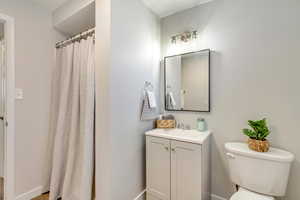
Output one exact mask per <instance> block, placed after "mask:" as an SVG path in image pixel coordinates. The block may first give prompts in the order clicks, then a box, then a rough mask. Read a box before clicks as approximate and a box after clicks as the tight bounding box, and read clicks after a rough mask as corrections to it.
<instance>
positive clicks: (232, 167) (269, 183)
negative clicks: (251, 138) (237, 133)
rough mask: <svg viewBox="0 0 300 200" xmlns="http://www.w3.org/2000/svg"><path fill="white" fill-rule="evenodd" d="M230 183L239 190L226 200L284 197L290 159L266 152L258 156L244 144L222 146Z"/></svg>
mask: <svg viewBox="0 0 300 200" xmlns="http://www.w3.org/2000/svg"><path fill="white" fill-rule="evenodd" d="M225 149H226V155H227V159H228V164H229V174H230V179H231V181H232V182H233V183H234V184H235V185H236V186H238V187H239V190H238V191H237V192H236V193H235V194H233V196H232V197H231V198H230V200H274V199H275V197H282V196H284V195H285V193H286V189H287V184H288V179H289V173H290V167H291V164H292V162H293V161H294V158H295V157H294V155H293V154H292V153H290V152H287V151H284V150H281V149H276V148H270V150H269V152H266V153H260V152H256V151H253V150H250V149H249V148H248V145H247V144H246V143H227V144H225Z"/></svg>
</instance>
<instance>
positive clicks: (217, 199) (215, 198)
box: [210, 194, 227, 200]
mask: <svg viewBox="0 0 300 200" xmlns="http://www.w3.org/2000/svg"><path fill="white" fill-rule="evenodd" d="M210 196H211V200H227V199H225V198H223V197H220V196H218V195H215V194H211V195H210Z"/></svg>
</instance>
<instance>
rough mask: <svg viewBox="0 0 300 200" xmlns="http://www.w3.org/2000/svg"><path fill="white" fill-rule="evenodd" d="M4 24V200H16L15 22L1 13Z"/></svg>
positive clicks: (0, 19) (1, 20)
mask: <svg viewBox="0 0 300 200" xmlns="http://www.w3.org/2000/svg"><path fill="white" fill-rule="evenodd" d="M0 22H2V23H4V33H5V36H4V39H5V45H6V54H5V59H6V60H5V63H6V65H5V72H6V84H5V90H6V91H5V92H6V95H5V113H4V200H14V199H15V22H14V18H12V17H10V16H7V15H5V14H1V13H0Z"/></svg>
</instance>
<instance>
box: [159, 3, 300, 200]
mask: <svg viewBox="0 0 300 200" xmlns="http://www.w3.org/2000/svg"><path fill="white" fill-rule="evenodd" d="M299 10H300V2H299V1H297V0H286V1H282V0H264V1H261V0H253V1H249V0H240V1H234V0H219V1H215V2H211V3H207V4H204V5H201V6H199V7H197V8H194V9H190V10H187V11H184V12H182V13H178V14H175V15H173V16H169V17H167V18H164V19H163V20H162V26H161V29H162V49H163V55H167V54H172V53H174V52H175V53H179V52H180V51H182V50H181V48H180V47H176V48H175V49H177V50H174V47H171V46H170V38H169V37H170V36H171V35H173V34H175V33H180V32H183V31H186V30H193V29H197V30H199V34H200V35H199V39H198V40H197V41H196V43H194V44H193V45H191V47H190V49H189V50H197V49H204V48H211V49H212V51H213V52H212V58H211V61H212V63H211V70H212V71H211V72H212V74H211V76H212V80H211V89H212V90H211V92H212V94H211V97H212V111H211V113H209V114H200V115H201V116H203V117H205V118H206V119H207V121H208V124H209V128H210V129H211V130H212V131H213V149H212V150H213V153H212V192H213V193H214V194H217V195H219V196H223V197H226V198H228V197H229V196H230V195H231V193H232V191H233V190H232V187H231V186H230V180H229V177H228V173H227V169H226V168H227V164H226V158H225V156H224V148H223V146H224V143H225V142H228V141H246V137H244V136H243V135H242V133H241V129H242V128H244V127H246V126H247V124H246V121H247V120H248V119H259V118H262V117H267V119H268V122H269V125H270V127H271V130H272V134H271V136H270V138H269V139H270V141H271V143H272V146H274V147H280V148H283V149H286V150H289V151H291V152H293V153H294V154H295V155H296V161H295V163H294V164H293V167H292V171H291V177H290V182H289V186H288V191H287V197H286V199H289V200H294V199H299V197H300V190H299V184H300V148H299V140H300V137H299V122H300V106H299V102H300V94H299V74H300V68H299V66H300V59H299V52H300V40H299V35H300V20H299V19H300V12H299ZM176 51H177V52H176ZM176 116H177V118H178V119H179V120H180V121H184V122H185V123H189V124H191V125H192V126H194V127H195V125H196V123H195V121H196V118H197V117H198V116H199V115H197V114H192V113H182V114H179V113H178V114H176ZM245 170H246V169H245Z"/></svg>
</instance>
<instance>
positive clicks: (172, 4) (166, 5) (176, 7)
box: [142, 0, 212, 17]
mask: <svg viewBox="0 0 300 200" xmlns="http://www.w3.org/2000/svg"><path fill="white" fill-rule="evenodd" d="M142 1H144V3H145V4H146V6H148V7H149V8H150V9H151V10H152V11H153V12H154V13H155V14H157V15H158V16H160V17H166V16H169V15H172V14H174V13H177V12H180V11H183V10H186V9H189V8H192V7H195V6H197V5H199V4H203V3H207V2H209V1H212V0H142Z"/></svg>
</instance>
